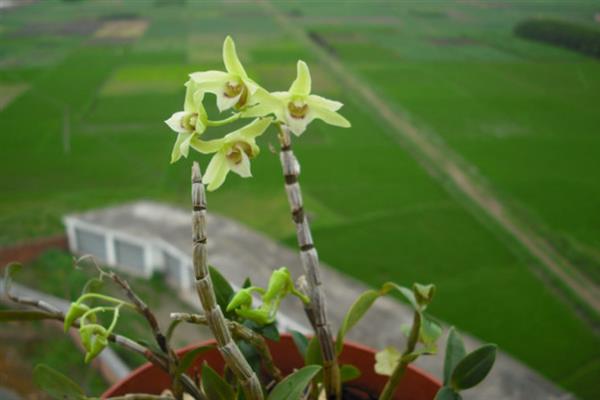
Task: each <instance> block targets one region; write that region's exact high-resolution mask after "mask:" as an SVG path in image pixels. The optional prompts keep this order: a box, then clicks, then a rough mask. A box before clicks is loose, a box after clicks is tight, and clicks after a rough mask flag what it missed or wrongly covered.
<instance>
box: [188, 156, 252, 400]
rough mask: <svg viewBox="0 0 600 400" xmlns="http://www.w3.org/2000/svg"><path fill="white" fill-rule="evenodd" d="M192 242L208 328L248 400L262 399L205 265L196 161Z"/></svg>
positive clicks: (202, 205) (203, 211)
mask: <svg viewBox="0 0 600 400" xmlns="http://www.w3.org/2000/svg"><path fill="white" fill-rule="evenodd" d="M192 239H193V252H192V253H193V254H192V259H193V264H194V273H195V276H196V291H197V292H198V297H199V298H200V303H201V304H202V308H203V309H204V315H206V321H207V325H208V327H209V329H210V330H211V332H212V334H213V336H214V337H215V340H216V341H217V347H218V349H219V352H220V353H221V355H222V356H223V359H224V360H225V364H227V366H228V367H229V368H230V369H231V371H232V372H233V373H234V374H235V376H236V378H237V379H238V381H239V382H240V385H241V387H242V390H243V391H244V395H245V397H246V399H247V400H262V399H263V392H262V388H261V385H260V381H259V380H258V377H257V376H256V374H255V373H254V371H253V370H252V368H251V367H250V364H248V361H247V360H246V358H245V357H244V355H243V354H242V352H241V351H240V349H239V347H238V346H237V344H236V343H235V342H234V341H233V339H232V337H231V333H230V332H229V329H228V327H227V324H226V322H225V317H224V316H223V311H222V310H221V307H219V305H218V304H217V300H216V297H215V291H214V288H213V284H212V281H211V279H210V274H209V272H208V265H207V263H206V194H205V192H204V185H203V184H202V175H201V173H200V166H199V165H198V163H197V162H194V165H193V167H192Z"/></svg>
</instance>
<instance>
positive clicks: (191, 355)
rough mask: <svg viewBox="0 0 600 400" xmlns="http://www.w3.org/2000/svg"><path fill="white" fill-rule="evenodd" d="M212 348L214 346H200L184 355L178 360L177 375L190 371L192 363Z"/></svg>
mask: <svg viewBox="0 0 600 400" xmlns="http://www.w3.org/2000/svg"><path fill="white" fill-rule="evenodd" d="M214 348H215V347H214V346H200V347H198V348H195V349H194V350H191V351H188V352H187V353H185V355H184V356H183V357H181V360H179V365H178V366H177V374H178V375H179V374H183V373H185V371H187V370H188V369H190V367H191V366H192V365H193V364H194V361H196V359H197V358H198V356H200V354H202V353H205V352H207V351H209V350H212V349H214Z"/></svg>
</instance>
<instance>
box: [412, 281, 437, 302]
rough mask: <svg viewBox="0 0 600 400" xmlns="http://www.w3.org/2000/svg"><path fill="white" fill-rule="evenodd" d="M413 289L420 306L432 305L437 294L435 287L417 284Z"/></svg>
mask: <svg viewBox="0 0 600 400" xmlns="http://www.w3.org/2000/svg"><path fill="white" fill-rule="evenodd" d="M412 289H413V293H414V294H415V297H416V299H417V303H419V305H421V306H426V305H428V304H429V303H431V300H432V299H433V295H434V294H435V285H421V284H419V283H415V284H414V285H413V288H412Z"/></svg>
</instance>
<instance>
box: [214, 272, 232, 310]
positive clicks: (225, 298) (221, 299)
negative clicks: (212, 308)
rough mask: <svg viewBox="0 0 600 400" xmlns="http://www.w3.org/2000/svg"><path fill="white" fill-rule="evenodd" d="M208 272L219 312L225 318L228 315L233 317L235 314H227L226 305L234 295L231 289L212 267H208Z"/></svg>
mask: <svg viewBox="0 0 600 400" xmlns="http://www.w3.org/2000/svg"><path fill="white" fill-rule="evenodd" d="M208 272H209V274H210V279H211V280H212V283H213V287H214V289H215V295H216V297H217V304H218V305H219V306H220V307H221V311H223V313H224V314H225V316H227V317H229V316H230V315H234V316H235V312H233V311H231V312H227V311H226V310H227V305H228V304H229V302H230V301H231V298H232V297H233V295H234V294H235V292H234V290H233V288H232V287H231V285H230V284H229V282H228V281H227V279H225V277H224V276H223V275H221V273H220V272H219V271H218V270H217V269H216V268H214V267H208Z"/></svg>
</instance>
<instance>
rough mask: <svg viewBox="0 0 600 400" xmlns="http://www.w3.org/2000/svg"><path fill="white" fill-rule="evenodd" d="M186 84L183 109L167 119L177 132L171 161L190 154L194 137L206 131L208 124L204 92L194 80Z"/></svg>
mask: <svg viewBox="0 0 600 400" xmlns="http://www.w3.org/2000/svg"><path fill="white" fill-rule="evenodd" d="M185 86H186V93H185V101H184V103H183V111H178V112H176V113H174V114H173V115H172V116H171V117H170V118H169V119H168V120H166V121H165V123H166V124H167V125H169V128H171V129H172V130H174V131H175V132H177V140H175V145H174V146H173V151H172V152H171V163H174V162H176V161H177V160H179V159H180V158H181V156H184V157H187V156H188V154H189V150H190V142H191V141H192V138H194V137H195V136H197V135H201V134H202V133H204V131H205V130H206V127H207V124H208V115H207V114H206V110H205V109H204V105H203V104H202V101H203V100H204V94H203V92H202V91H200V90H198V87H197V86H198V85H197V84H196V83H194V82H192V81H188V82H186V84H185Z"/></svg>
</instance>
